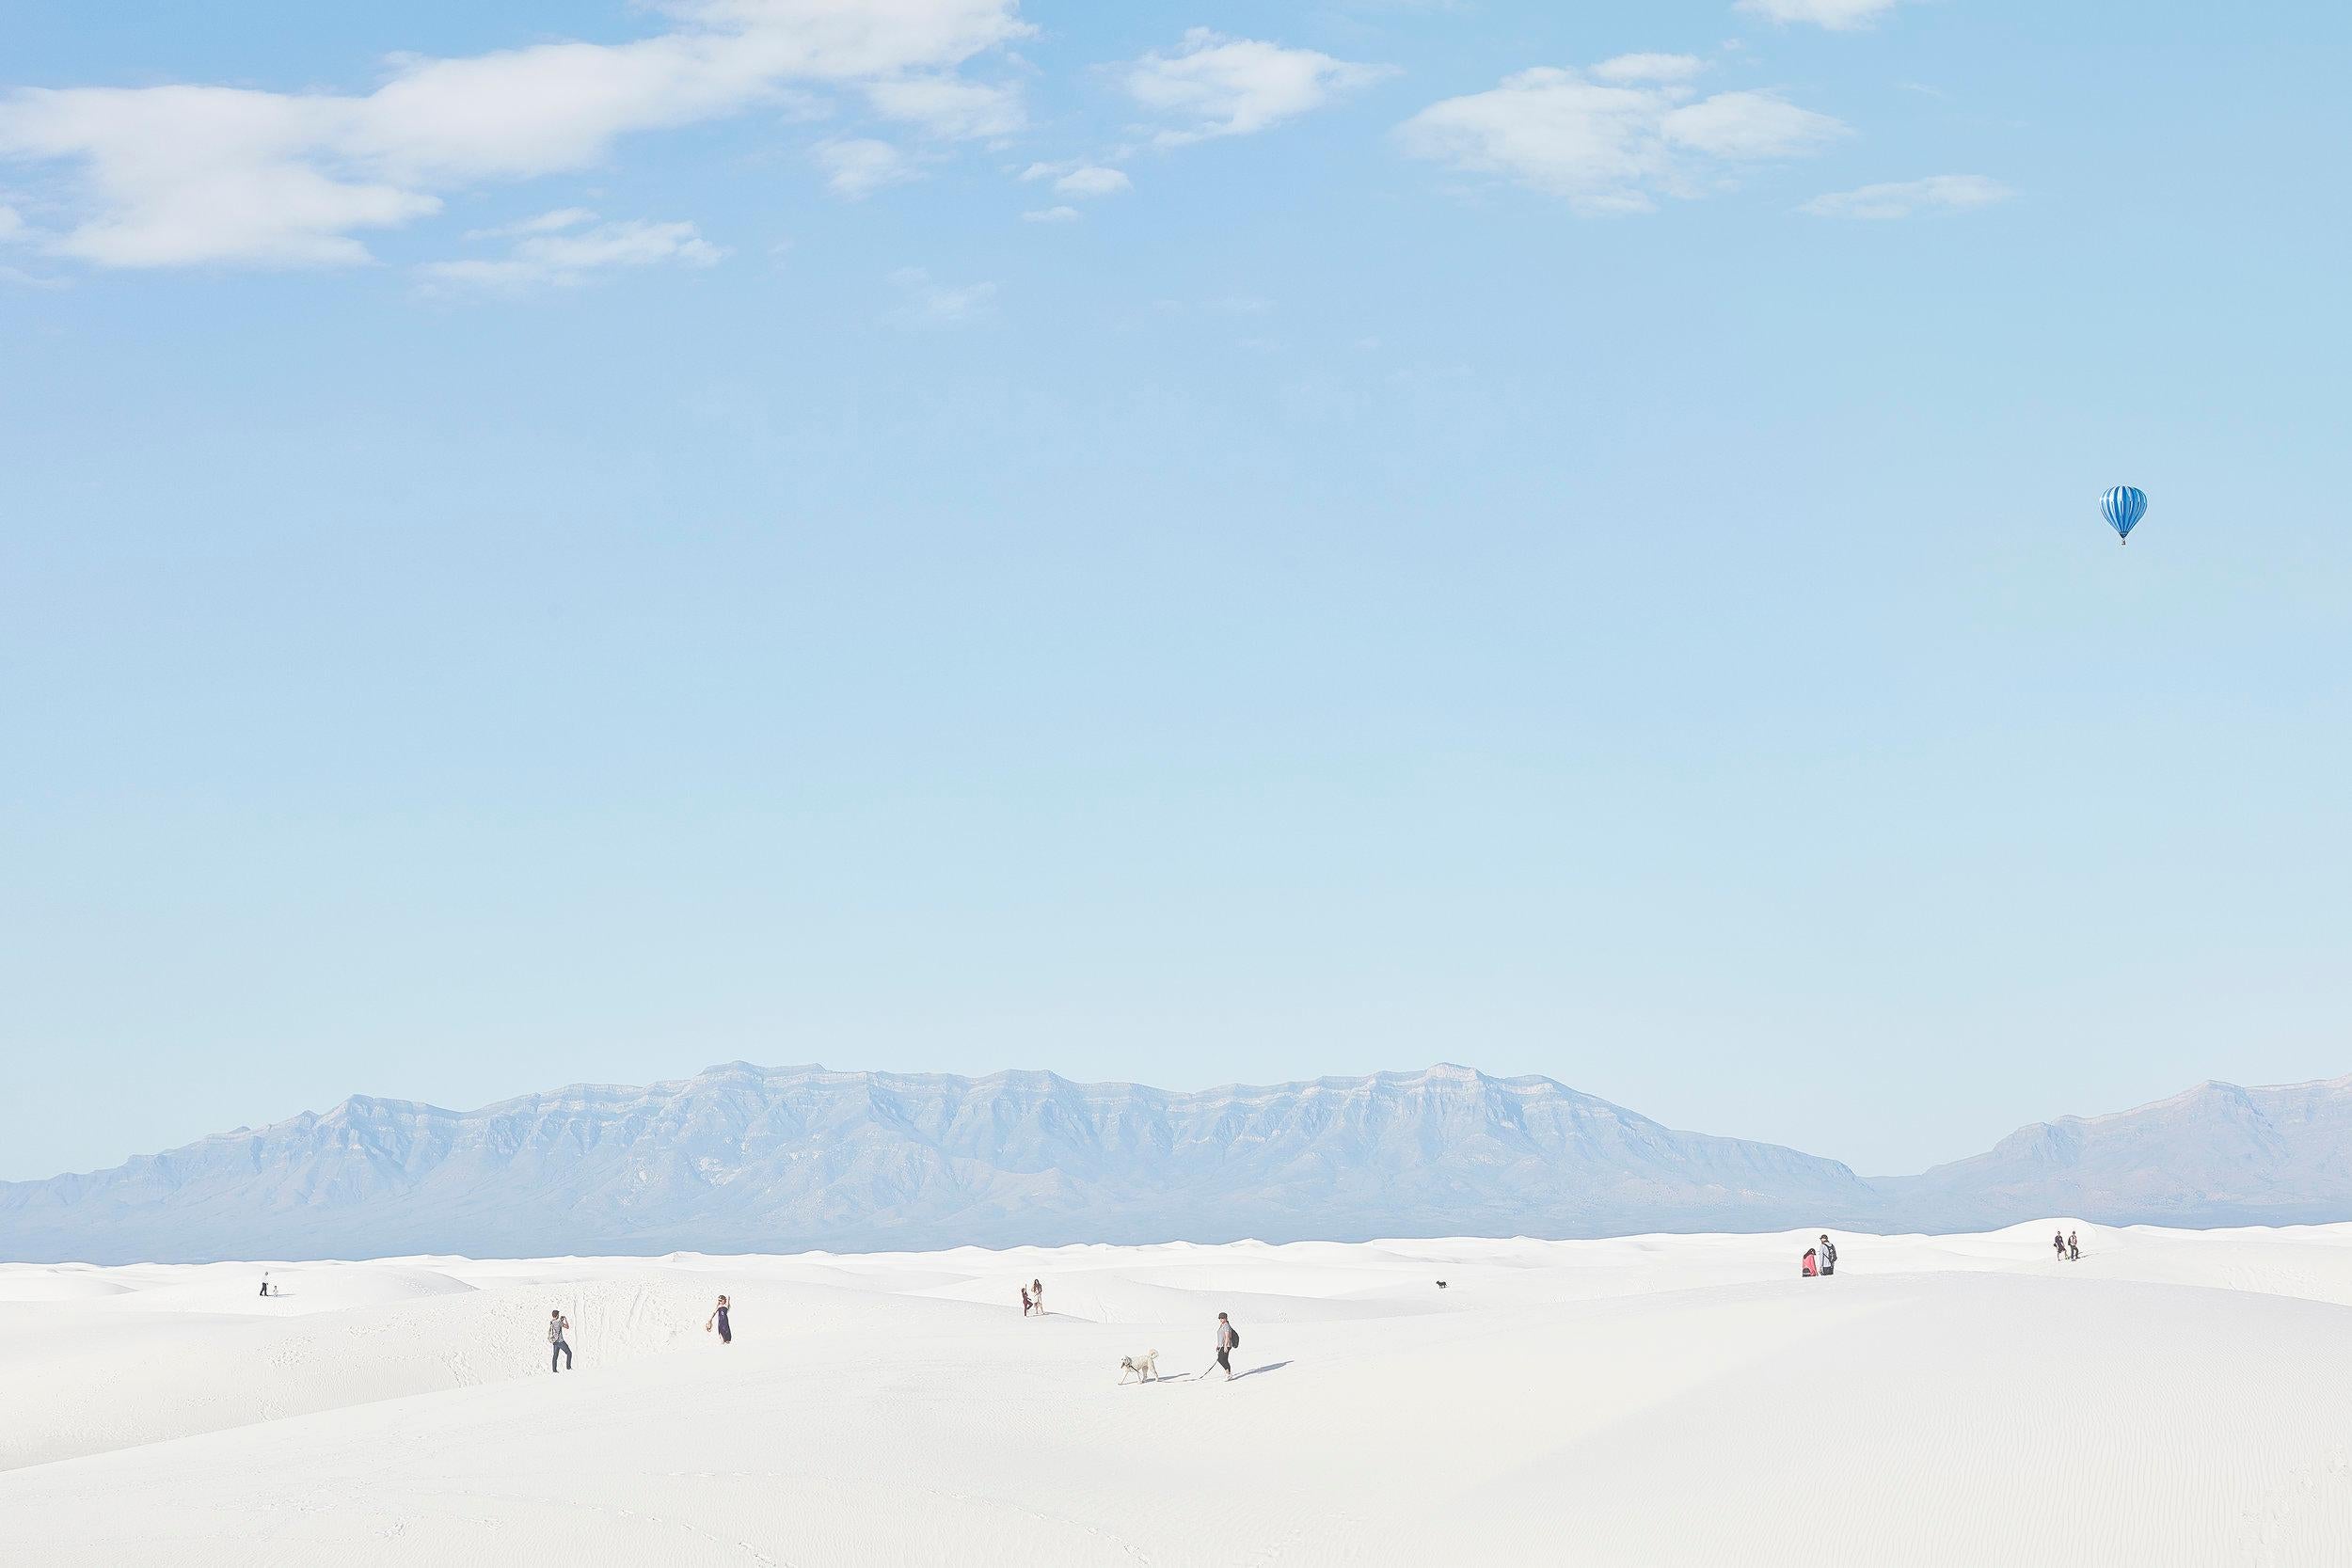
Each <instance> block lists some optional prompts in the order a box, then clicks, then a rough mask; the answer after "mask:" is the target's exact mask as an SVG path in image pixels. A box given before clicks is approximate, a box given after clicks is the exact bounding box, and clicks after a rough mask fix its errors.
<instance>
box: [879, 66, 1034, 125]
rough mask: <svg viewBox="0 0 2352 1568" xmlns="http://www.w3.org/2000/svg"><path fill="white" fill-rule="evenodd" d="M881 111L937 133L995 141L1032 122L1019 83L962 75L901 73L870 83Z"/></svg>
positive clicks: (887, 117)
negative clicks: (1006, 84)
mask: <svg viewBox="0 0 2352 1568" xmlns="http://www.w3.org/2000/svg"><path fill="white" fill-rule="evenodd" d="M866 100H867V102H869V103H872V104H873V105H874V110H875V112H876V113H877V114H880V115H882V116H883V117H884V118H886V119H897V120H904V121H906V122H908V123H910V124H914V125H919V126H921V127H922V128H923V129H924V130H925V131H927V132H929V133H930V134H931V135H934V136H944V137H947V138H949V139H952V140H957V141H993V140H994V139H996V138H998V137H1001V136H1009V135H1013V134H1014V133H1016V132H1018V131H1019V130H1021V129H1022V127H1023V126H1025V125H1026V124H1027V123H1028V117H1027V115H1026V114H1025V112H1024V110H1023V108H1022V106H1021V89H1020V88H1019V87H997V86H995V85H993V84H992V83H987V82H967V81H965V80H964V79H963V78H962V77H961V76H900V77H894V78H892V79H890V80H888V81H882V82H875V83H871V84H869V85H868V86H867V87H866Z"/></svg>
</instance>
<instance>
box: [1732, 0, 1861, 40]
mask: <svg viewBox="0 0 2352 1568" xmlns="http://www.w3.org/2000/svg"><path fill="white" fill-rule="evenodd" d="M1895 6H1896V0H1740V3H1739V4H1738V5H1737V6H1735V7H1733V9H1734V10H1741V11H1746V12H1747V13H1748V14H1749V15H1751V16H1760V17H1762V18H1764V19H1765V20H1766V21H1768V22H1778V23H1782V24H1788V23H1790V22H1810V23H1812V24H1814V25H1815V26H1818V27H1827V28H1829V29H1830V30H1831V31H1832V32H1838V33H1843V32H1851V31H1852V30H1853V29H1854V28H1856V27H1867V26H1868V25H1869V24H1871V23H1873V22H1875V21H1877V20H1878V19H1879V17H1880V16H1882V15H1883V14H1884V13H1885V12H1887V11H1891V10H1893V9H1894V8H1895Z"/></svg>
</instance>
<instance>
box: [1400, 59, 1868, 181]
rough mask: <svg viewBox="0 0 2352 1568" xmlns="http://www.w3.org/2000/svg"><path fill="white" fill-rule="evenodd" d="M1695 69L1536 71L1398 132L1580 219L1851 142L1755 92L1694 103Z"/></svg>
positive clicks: (1661, 62)
mask: <svg viewBox="0 0 2352 1568" xmlns="http://www.w3.org/2000/svg"><path fill="white" fill-rule="evenodd" d="M1697 65H1698V62H1697V61H1695V60H1693V59H1692V58H1691V57H1690V56H1687V55H1619V56H1617V57H1616V58H1615V59H1613V60H1604V61H1602V62H1601V63H1600V64H1599V65H1597V66H1595V67H1593V68H1591V69H1590V70H1589V71H1573V70H1564V69H1560V68H1556V67H1549V66H1543V67H1537V68H1536V69H1534V70H1532V71H1519V72H1518V73H1517V74H1515V75H1511V76H1506V77H1504V78H1503V79H1502V83H1501V84H1500V85H1499V86H1497V87H1492V88H1490V89H1488V90H1487V91H1486V92H1479V93H1471V94H1469V95H1467V96H1465V97H1461V98H1449V99H1445V100H1443V101H1442V102H1439V103H1433V104H1431V105H1430V106H1429V107H1428V108H1425V109H1423V110H1422V112H1421V113H1419V114H1417V115H1415V116H1414V117H1413V118H1412V119H1408V120H1406V122H1405V123H1404V124H1403V125H1401V126H1399V127H1398V128H1397V133H1396V135H1397V140H1398V144H1399V145H1400V146H1401V147H1402V149H1403V150H1404V151H1405V152H1406V154H1407V155H1408V156H1411V157H1416V158H1425V159H1429V160H1431V161H1433V162H1436V163H1441V164H1444V165H1447V166H1450V167H1452V168H1454V169H1458V170H1460V171H1462V172H1464V173H1468V174H1481V175H1490V176H1494V177H1497V178H1500V179H1504V180H1508V181H1510V182H1514V183H1516V184H1519V185H1524V186H1526V187H1528V188H1529V189H1531V190H1536V191H1541V192H1543V193H1544V194H1545V195H1548V196H1554V197H1559V198H1564V199H1565V200H1566V201H1568V202H1569V203H1570V204H1571V205H1572V206H1574V207H1576V208H1577V209H1578V210H1579V211H1581V212H1586V213H1629V212H1647V211H1649V210H1650V209H1651V208H1652V207H1653V206H1655V204H1656V201H1655V198H1657V197H1660V196H1669V197H1691V196H1697V195H1700V194H1702V193H1703V192H1704V191H1705V190H1707V189H1708V188H1709V186H1710V185H1711V184H1713V183H1716V182H1720V180H1721V177H1722V175H1723V173H1724V169H1725V168H1726V167H1727V166H1734V165H1739V164H1745V163H1755V162H1758V161H1761V160H1766V159H1774V158H1789V157H1798V156H1802V155H1804V154H1806V153H1810V152H1816V151H1819V150H1820V149H1822V148H1823V147H1825V146H1827V145H1828V144H1829V143H1830V142H1832V141H1834V140H1836V138H1837V137H1839V136H1841V135H1845V134H1846V129H1847V128H1846V126H1845V125H1844V124H1842V123H1841V122H1840V121H1838V120H1836V119H1832V118H1831V117H1830V116H1828V115H1824V114H1818V113H1816V112H1814V111H1813V110H1811V109H1805V108H1801V107H1799V106H1798V105H1797V104H1794V103H1789V102H1788V100H1787V99H1785V98H1782V97H1781V96H1779V95H1778V94H1777V93H1772V92H1765V91H1757V90H1754V89H1745V88H1742V89H1738V90H1734V91H1727V92H1719V93H1714V94H1712V95H1710V96H1708V97H1704V98H1702V97H1699V96H1698V95H1697V89H1695V88H1694V87H1691V86H1690V85H1689V84H1690V80H1691V78H1692V76H1694V75H1696V74H1697V71H1696V67H1697Z"/></svg>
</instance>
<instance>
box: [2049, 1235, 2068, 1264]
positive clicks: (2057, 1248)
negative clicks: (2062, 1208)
mask: <svg viewBox="0 0 2352 1568" xmlns="http://www.w3.org/2000/svg"><path fill="white" fill-rule="evenodd" d="M2050 1250H2051V1251H2052V1252H2054V1253H2056V1254H2057V1255H2058V1261H2059V1262H2061V1263H2063V1262H2065V1261H2066V1232H2065V1231H2063V1230H2061V1231H2059V1232H2058V1234H2057V1235H2055V1236H2053V1237H2051V1238H2050Z"/></svg>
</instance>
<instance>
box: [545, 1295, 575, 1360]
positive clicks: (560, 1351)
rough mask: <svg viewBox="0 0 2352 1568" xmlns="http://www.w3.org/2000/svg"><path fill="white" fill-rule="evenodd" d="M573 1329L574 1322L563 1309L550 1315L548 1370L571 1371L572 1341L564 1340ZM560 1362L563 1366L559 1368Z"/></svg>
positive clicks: (558, 1308)
mask: <svg viewBox="0 0 2352 1568" xmlns="http://www.w3.org/2000/svg"><path fill="white" fill-rule="evenodd" d="M571 1328H572V1320H571V1319H569V1318H567V1317H565V1316H564V1309H563V1308H562V1307H557V1308H556V1309H555V1310H553V1311H551V1312H549V1313H548V1370H549V1371H551V1372H561V1371H568V1370H570V1369H571V1365H572V1346H571V1341H570V1340H568V1339H566V1338H564V1336H565V1335H566V1334H569V1333H570V1332H571ZM558 1362H561V1363H562V1365H560V1366H559V1365H558V1364H557V1363H558Z"/></svg>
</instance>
